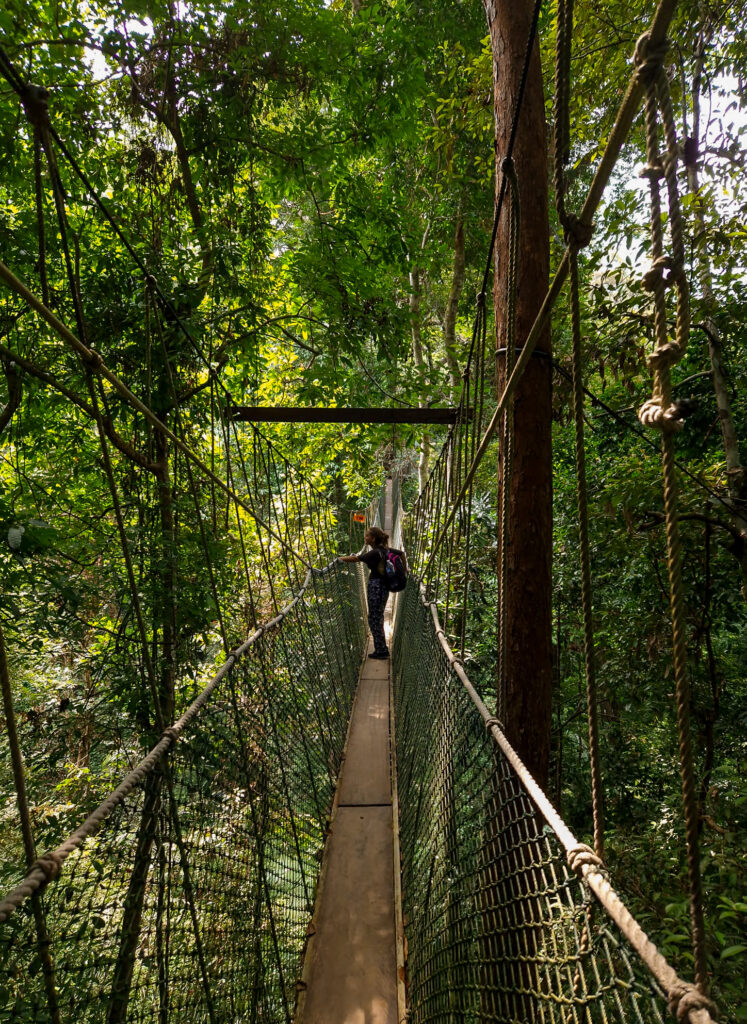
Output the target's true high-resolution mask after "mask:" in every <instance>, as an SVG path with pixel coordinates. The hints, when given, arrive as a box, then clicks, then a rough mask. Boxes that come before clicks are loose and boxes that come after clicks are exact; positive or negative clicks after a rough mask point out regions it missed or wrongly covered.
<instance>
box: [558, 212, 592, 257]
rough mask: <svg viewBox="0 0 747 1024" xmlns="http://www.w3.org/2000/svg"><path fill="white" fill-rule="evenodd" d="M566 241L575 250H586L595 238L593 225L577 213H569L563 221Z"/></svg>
mask: <svg viewBox="0 0 747 1024" xmlns="http://www.w3.org/2000/svg"><path fill="white" fill-rule="evenodd" d="M563 230H564V231H565V240H566V243H567V244H568V245H572V246H573V247H574V248H575V249H584V248H586V246H587V245H588V244H589V242H591V240H592V238H593V237H594V225H593V223H586V222H584V221H582V220H581V218H580V217H579V216H578V215H577V214H575V213H567V214H566V215H565V219H564V221H563Z"/></svg>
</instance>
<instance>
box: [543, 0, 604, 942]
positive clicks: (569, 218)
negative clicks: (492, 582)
mask: <svg viewBox="0 0 747 1024" xmlns="http://www.w3.org/2000/svg"><path fill="white" fill-rule="evenodd" d="M572 39H573V0H560V3H559V4H558V21H557V38H556V50H555V161H554V170H555V203H556V207H557V211H558V219H559V220H560V223H561V224H562V225H563V228H564V231H565V240H566V244H567V245H568V253H569V263H570V307H571V337H572V366H573V377H572V381H573V419H574V437H575V449H576V500H577V506H578V548H579V563H580V569H581V606H582V611H583V630H584V675H585V679H586V718H587V723H588V730H589V766H590V769H591V800H592V812H593V822H594V850H595V852H596V855H597V857H599V858H603V857H604V810H603V786H602V769H601V763H600V753H599V717H598V712H597V703H598V698H597V683H596V664H595V654H594V611H593V606H592V589H591V551H590V546H589V509H588V496H587V485H586V451H585V443H584V396H583V369H582V367H583V356H582V351H581V310H580V302H579V289H578V252H579V249H580V248H581V246H582V245H585V244H587V243H588V242H589V241H590V240H591V230H590V229H588V230H586V229H582V227H581V224H580V222H579V219H578V218H577V217H575V216H574V215H573V214H570V213H568V211H567V209H566V188H567V184H566V177H565V173H564V165H565V164H566V163H567V161H568V159H569V154H570V129H569V125H570V110H569V105H570V92H571V44H572ZM585 934H586V932H585Z"/></svg>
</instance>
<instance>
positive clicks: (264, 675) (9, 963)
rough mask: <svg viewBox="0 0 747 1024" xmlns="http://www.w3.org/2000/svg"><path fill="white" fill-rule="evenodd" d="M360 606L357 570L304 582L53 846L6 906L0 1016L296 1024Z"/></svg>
mask: <svg viewBox="0 0 747 1024" xmlns="http://www.w3.org/2000/svg"><path fill="white" fill-rule="evenodd" d="M362 602H363V591H362V574H361V571H360V567H359V566H352V565H351V566H342V565H340V564H339V563H333V564H331V565H330V566H329V567H328V568H327V569H326V570H322V571H313V572H310V573H309V574H308V576H307V578H306V581H305V587H304V590H303V591H302V593H301V595H300V597H299V598H298V599H297V600H295V601H294V602H293V603H292V604H291V605H290V606H288V607H287V609H286V610H285V613H284V614H281V616H279V617H277V618H276V619H275V620H273V622H272V623H270V624H269V625H268V626H267V627H265V628H263V629H261V630H259V631H258V632H257V633H255V635H254V637H253V638H251V641H248V642H247V643H246V644H245V645H244V647H243V648H242V649H241V650H242V652H243V653H242V656H241V657H238V656H237V657H236V658H235V659H232V658H229V660H228V662H226V665H225V666H224V670H221V671H219V672H218V674H217V675H216V677H214V679H213V681H212V682H211V683H210V684H209V686H208V688H207V690H206V691H203V693H202V694H201V696H200V697H199V698H198V700H197V701H196V702H195V703H194V704H193V705H192V706H191V707H190V709H189V710H188V712H187V713H186V715H185V716H183V718H182V719H181V720H180V722H178V723H177V724H176V726H175V728H174V729H173V730H167V732H166V734H165V737H164V739H162V741H161V743H160V744H159V746H158V747H157V748H155V750H154V752H153V753H152V755H151V758H150V763H148V764H147V770H143V771H142V772H141V773H140V777H138V778H136V779H135V780H134V784H133V785H132V786H131V787H130V788H129V789H128V790H127V792H125V793H123V794H122V795H121V799H119V800H117V801H116V802H115V803H114V805H113V806H111V807H109V809H108V813H107V814H105V815H104V820H103V822H102V824H101V826H100V828H99V829H98V831H95V832H94V834H92V835H90V836H88V837H87V838H81V839H80V841H79V842H72V841H69V842H68V844H67V845H65V844H63V847H62V848H59V849H58V851H57V855H56V856H55V857H53V858H52V860H53V861H56V862H57V864H58V865H59V863H60V862H61V861H63V860H64V863H62V869H61V872H60V874H59V877H58V878H57V879H56V880H53V881H51V882H50V884H49V885H47V886H46V888H45V887H44V885H43V884H42V886H41V887H40V890H39V892H37V893H36V894H29V893H28V892H27V893H25V898H21V899H19V898H17V897H18V893H17V892H16V893H15V895H14V894H11V896H10V897H9V898H8V899H6V901H5V902H3V903H2V905H1V906H0V919H1V918H2V917H6V915H9V916H7V917H6V919H5V920H4V921H3V923H2V924H0V1020H2V1021H18V1022H21V1021H34V1022H37V1024H55V1022H58V1021H60V1022H68V1021H71V1022H72V1021H75V1022H77V1024H82V1022H84V1021H85V1022H99V1021H101V1022H103V1021H106V1022H107V1024H114V1022H117V1021H125V1020H127V1021H130V1022H146V1021H154V1022H155V1021H158V1022H159V1024H166V1022H168V1021H173V1022H176V1021H178V1022H180V1024H181V1022H187V1021H195V1022H198V1021H199V1022H202V1021H205V1022H210V1024H216V1022H218V1021H220V1022H227V1021H238V1020H242V1021H263V1022H264V1021H267V1022H274V1021H279V1022H282V1021H289V1020H290V1019H291V1017H292V1014H293V1009H294V999H295V985H296V980H297V978H298V976H299V969H300V963H301V956H302V951H303V947H304V941H305V936H306V929H307V926H308V922H309V920H310V916H311V911H312V907H313V900H314V891H315V884H316V880H317V874H318V870H319V867H320V861H321V851H322V847H323V844H324V839H325V834H326V828H327V815H328V813H329V811H330V808H331V803H332V798H333V794H334V786H335V780H336V776H337V773H338V769H339V765H340V760H341V757H342V752H343V746H344V741H345V734H346V728H347V720H348V714H349V709H350V705H351V702H352V697H353V693H354V690H355V684H356V681H357V670H358V665H359V660H360V655H361V651H362V647H363V640H364V635H365V631H364V625H363V622H364V617H363V615H362V614H361V612H362V608H363V604H362ZM208 691H209V692H208ZM201 701H203V703H202V704H200V702H201ZM198 705H199V706H198ZM180 732H181V737H180V738H179V741H178V742H176V736H177V734H178V733H180ZM162 748H165V749H162ZM146 762H147V759H146ZM146 762H143V764H144V765H145V764H146ZM121 788H122V787H120V789H121ZM125 789H127V787H126V786H125ZM38 874H39V872H37V877H38ZM32 876H33V872H32V873H30V875H29V876H27V877H28V878H31V877H32ZM13 906H15V907H16V909H15V912H11V911H12V908H13ZM40 921H41V922H42V924H43V928H44V931H45V932H46V941H45V936H44V934H43V933H42V934H41V935H40V933H39V930H38V924H39V922H40Z"/></svg>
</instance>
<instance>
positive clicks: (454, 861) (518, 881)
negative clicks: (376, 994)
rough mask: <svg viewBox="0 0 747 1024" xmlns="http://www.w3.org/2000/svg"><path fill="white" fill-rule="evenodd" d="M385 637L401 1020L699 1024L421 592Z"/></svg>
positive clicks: (681, 987)
mask: <svg viewBox="0 0 747 1024" xmlns="http://www.w3.org/2000/svg"><path fill="white" fill-rule="evenodd" d="M413 583H414V581H413ZM394 638H395V639H394V650H393V664H392V669H393V679H394V699H395V722H396V726H397V734H396V742H397V764H398V789H399V800H400V808H401V819H400V842H401V848H402V860H403V864H402V875H403V878H402V891H403V911H404V915H405V920H406V934H407V938H408V949H409V959H408V966H407V976H408V984H409V988H408V991H409V1001H410V1010H411V1017H410V1019H411V1020H413V1021H416V1022H418V1024H425V1022H430V1021H446V1020H495V1021H506V1020H517V1021H518V1020H522V1021H523V1020H532V1021H546V1022H555V1021H557V1022H558V1024H570V1022H574V1024H575V1022H589V1024H591V1022H595V1024H596V1022H597V1021H605V1022H607V1021H620V1022H622V1021H638V1022H646V1024H648V1022H663V1021H664V1020H665V1019H666V1018H667V1011H668V1010H669V1011H671V1012H672V1013H673V1014H674V1015H675V1016H676V1018H677V1019H678V1020H681V1021H682V1020H689V1021H691V1022H692V1024H711V1022H712V1021H713V1019H714V1018H713V1017H712V1016H711V1011H712V1004H711V1003H710V1001H709V1000H708V999H707V998H706V997H705V996H704V995H702V993H700V992H699V991H698V990H697V988H696V987H695V986H694V985H692V984H690V983H688V982H685V981H683V980H682V979H681V978H680V977H679V976H678V975H677V974H676V972H675V971H674V970H673V968H672V967H671V966H670V965H669V964H668V962H667V961H666V960H665V958H664V957H663V956H662V955H661V954H660V953H659V951H658V950H657V948H656V946H655V945H654V943H653V942H651V940H650V939H649V938H648V936H647V935H646V933H645V932H644V931H643V929H642V928H641V927H640V926H639V925H638V924H637V922H636V921H635V919H634V918H633V916H632V915H631V914H630V912H629V911H628V910H627V908H626V906H625V904H624V902H623V900H622V899H621V898H620V896H619V895H618V894H617V892H616V891H615V889H614V888H613V886H612V884H611V882H610V879H609V876H608V873H607V871H606V870H605V868H604V865H603V864H602V862H601V861H600V860H599V858H598V857H597V856H596V855H595V854H594V851H593V850H592V849H591V848H590V847H588V846H586V845H584V844H582V843H579V842H578V840H577V839H576V837H575V836H574V835H573V833H572V832H571V831H570V829H569V828H568V827H567V826H566V824H565V823H564V822H563V820H562V818H561V817H560V815H559V814H558V813H557V812H556V811H555V809H554V808H553V806H552V804H551V802H550V801H549V800H548V798H547V796H546V795H545V794H544V792H543V791H542V790H541V789H540V787H539V786H538V785H537V783H536V782H535V781H534V779H533V778H532V776H531V775H530V773H529V772H528V771H527V769H526V767H525V765H524V764H523V763H522V761H521V759H520V758H519V756H518V755H517V753H516V751H515V750H514V749H513V747H512V746H511V744H510V743H509V742H508V740H507V739H506V736H505V734H504V733H503V730H502V728H501V723H500V721H499V720H498V719H497V718H496V717H495V716H494V715H493V714H492V713H491V712H490V711H489V710H488V708H487V707H486V705H485V704H484V702H483V701H482V700H481V698H480V697H479V695H478V693H477V690H476V689H475V687H474V686H473V684H472V682H471V681H470V679H469V677H468V675H467V673H466V672H465V669H464V666H463V665H462V664H461V662H460V661H459V659H458V658H457V657H456V656H455V655H454V653H453V651H452V650H451V647H450V646H449V643H448V641H447V639H446V636H445V634H444V631H443V629H442V627H441V623H440V621H439V616H438V610H437V606H436V604H435V603H434V602H431V601H429V600H428V596H427V594H426V592H425V589H424V587H423V586H422V584H421V585H420V586H419V587H418V586H417V585H412V586H410V587H408V589H407V590H406V591H405V593H404V595H403V596H402V598H401V599H400V600H399V601H398V604H397V610H396V620H395V630H394ZM593 906H597V908H598V912H597V913H596V914H594V913H592V907H593Z"/></svg>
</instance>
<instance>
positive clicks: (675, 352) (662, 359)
mask: <svg viewBox="0 0 747 1024" xmlns="http://www.w3.org/2000/svg"><path fill="white" fill-rule="evenodd" d="M681 355H682V349H681V347H680V346H679V345H678V344H677V342H676V341H670V342H668V343H667V344H666V345H660V346H659V348H657V349H656V351H655V352H652V353H651V355H650V356H649V357H648V360H647V362H648V365H649V367H650V368H651V369H652V370H655V371H656V372H658V373H661V371H662V370H668V369H670V368H671V367H672V366H674V364H675V363H676V362H677V360H678V359H679V358H680V356H681Z"/></svg>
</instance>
